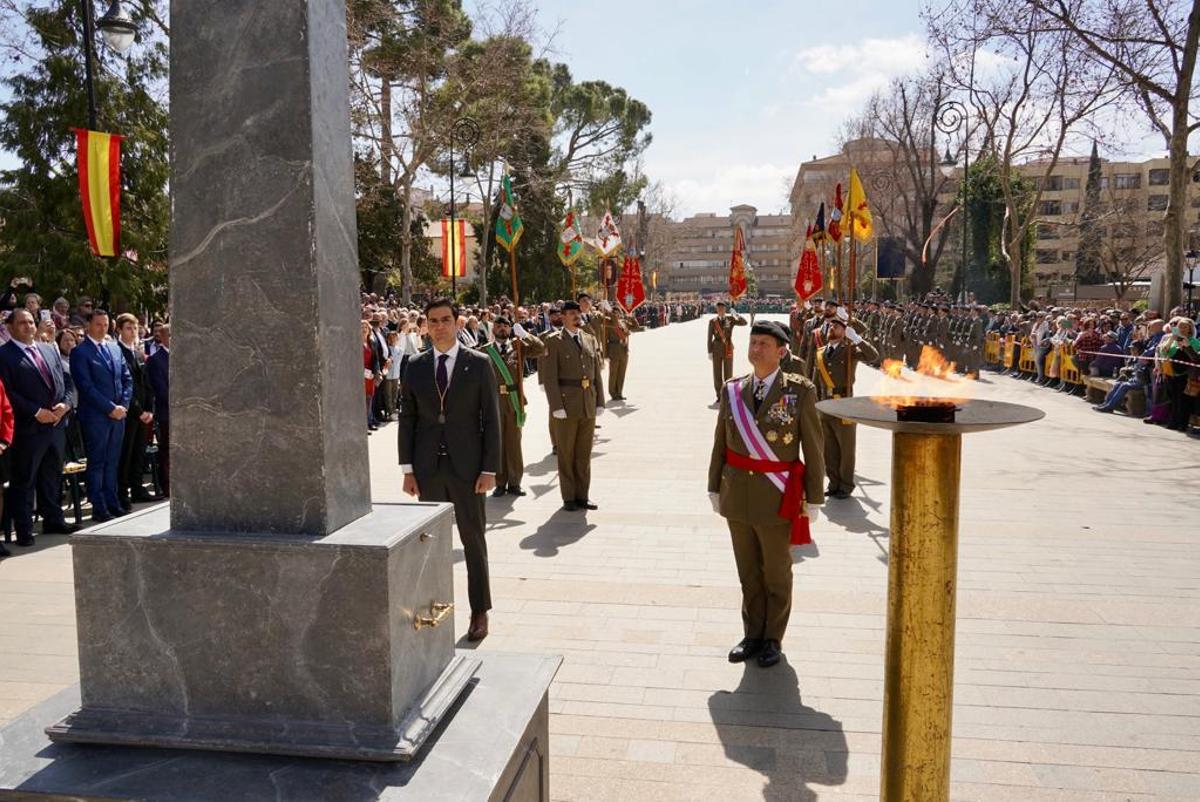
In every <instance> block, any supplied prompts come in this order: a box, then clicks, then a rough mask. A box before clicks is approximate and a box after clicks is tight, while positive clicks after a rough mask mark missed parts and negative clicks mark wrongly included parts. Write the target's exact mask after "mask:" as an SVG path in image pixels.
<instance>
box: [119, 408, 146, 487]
mask: <svg viewBox="0 0 1200 802" xmlns="http://www.w3.org/2000/svg"><path fill="white" fill-rule="evenodd" d="M145 472H146V425H145V424H144V423H142V422H141V421H140V420H138V419H137V418H135V417H134V416H133V415H129V416H127V417H126V418H125V431H124V433H123V434H122V435H121V461H120V464H119V465H118V466H117V492H118V494H119V495H120V497H121V498H122V499H125V500H128V498H129V494H130V492H131V491H132V492H139V491H141V492H144V488H143V486H142V476H143V475H144V474H145Z"/></svg>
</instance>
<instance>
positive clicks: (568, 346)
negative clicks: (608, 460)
mask: <svg viewBox="0 0 1200 802" xmlns="http://www.w3.org/2000/svg"><path fill="white" fill-rule="evenodd" d="M581 317H582V315H581V312H580V306H579V304H578V303H576V302H575V301H567V302H566V303H565V304H563V328H562V331H559V332H558V333H556V334H553V335H551V336H549V337H547V338H546V339H545V341H544V342H545V346H546V355H545V356H544V357H543V358H542V368H541V369H542V372H543V374H544V375H543V377H542V378H543V380H544V381H545V384H546V398H547V399H548V400H549V402H550V417H551V419H552V420H553V424H552V425H553V427H554V428H553V431H554V441H555V444H556V446H557V448H558V488H559V490H560V491H561V493H562V499H563V509H564V510H568V511H572V512H573V511H575V510H581V509H583V510H594V509H596V504H595V503H594V502H593V501H592V500H591V499H590V497H589V496H588V490H589V488H590V485H591V482H592V440H593V438H594V435H595V431H596V416H597V415H600V414H602V413H603V412H604V378H603V376H601V374H600V346H599V345H598V344H597V343H596V338H595V337H593V336H592V335H591V334H590V333H589V332H587V331H584V330H583V328H582V326H581V325H580V324H581V322H582V321H581Z"/></svg>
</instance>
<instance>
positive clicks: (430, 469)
mask: <svg viewBox="0 0 1200 802" xmlns="http://www.w3.org/2000/svg"><path fill="white" fill-rule="evenodd" d="M436 356H437V354H436V352H435V351H434V350H433V349H432V348H431V349H429V350H428V351H423V352H421V353H420V354H418V355H417V356H414V357H412V358H411V359H409V360H408V369H407V371H406V372H405V374H404V382H403V383H402V384H401V395H400V418H399V427H398V433H397V437H398V438H399V444H400V464H401V465H412V466H413V473H414V474H415V475H416V477H417V484H420V483H421V480H422V478H423V477H427V476H432V475H433V474H434V473H436V472H437V461H438V449H439V447H440V445H441V443H442V442H443V440H444V442H445V444H446V453H447V456H448V458H449V460H450V467H451V470H452V472H453V473H454V475H455V476H456V477H458V478H459V479H461V480H462V481H464V482H474V481H475V480H476V479H477V478H479V474H481V473H496V471H497V470H498V469H499V467H500V407H499V404H498V400H497V395H498V390H497V389H496V376H495V373H493V370H492V366H491V360H490V359H488V357H486V356H484V355H483V354H481V353H478V352H477V351H472V350H470V349H468V348H463V347H462V346H461V345H460V346H459V349H458V356H457V357H455V360H454V371H453V373H452V374H451V375H450V385H449V389H448V390H447V391H446V411H445V415H446V422H445V423H439V422H438V414H439V412H440V409H441V404H440V403H439V400H438V391H437V380H436V379H435V377H434V370H435V362H434V360H435V358H436Z"/></svg>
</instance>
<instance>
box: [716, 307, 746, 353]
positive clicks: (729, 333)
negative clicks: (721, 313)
mask: <svg viewBox="0 0 1200 802" xmlns="http://www.w3.org/2000/svg"><path fill="white" fill-rule="evenodd" d="M745 325H746V319H745V318H744V317H742V316H741V315H730V314H726V315H725V317H724V318H720V317H714V318H713V319H712V320H710V321H708V355H709V356H710V357H713V356H718V357H720V358H721V359H724V358H725V353H726V351H725V344H726V343H730V344H731V345H732V343H733V327H734V326H745ZM722 332H724V338H722V336H721V333H722Z"/></svg>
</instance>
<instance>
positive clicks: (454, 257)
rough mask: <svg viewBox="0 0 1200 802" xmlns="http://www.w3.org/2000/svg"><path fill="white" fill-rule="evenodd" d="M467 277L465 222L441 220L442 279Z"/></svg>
mask: <svg viewBox="0 0 1200 802" xmlns="http://www.w3.org/2000/svg"><path fill="white" fill-rule="evenodd" d="M465 275H467V221H466V220H455V221H454V223H453V225H452V224H451V222H450V219H449V218H443V219H442V278H450V277H451V276H454V277H456V278H462V277H463V276H465Z"/></svg>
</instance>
